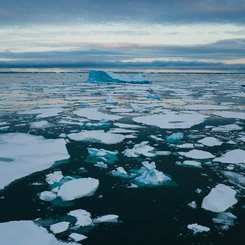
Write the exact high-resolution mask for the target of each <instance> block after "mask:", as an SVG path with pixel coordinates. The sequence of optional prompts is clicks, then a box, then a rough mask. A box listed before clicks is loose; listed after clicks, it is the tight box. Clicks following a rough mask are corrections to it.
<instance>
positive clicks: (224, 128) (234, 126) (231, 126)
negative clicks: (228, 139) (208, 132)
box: [212, 124, 242, 132]
mask: <svg viewBox="0 0 245 245" xmlns="http://www.w3.org/2000/svg"><path fill="white" fill-rule="evenodd" d="M237 130H242V127H240V126H238V125H237V124H227V125H222V126H218V127H214V128H212V131H213V132H230V131H237Z"/></svg>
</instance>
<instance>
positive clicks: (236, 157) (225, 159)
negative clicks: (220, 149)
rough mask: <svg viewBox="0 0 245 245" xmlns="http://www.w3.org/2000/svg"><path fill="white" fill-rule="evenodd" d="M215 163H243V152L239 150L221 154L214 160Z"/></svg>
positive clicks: (244, 155)
mask: <svg viewBox="0 0 245 245" xmlns="http://www.w3.org/2000/svg"><path fill="white" fill-rule="evenodd" d="M214 161H216V162H221V163H234V164H239V163H241V164H242V163H243V164H244V163H245V151H244V150H241V149H235V150H231V151H228V152H226V153H225V154H223V155H222V156H221V157H217V158H215V159H214Z"/></svg>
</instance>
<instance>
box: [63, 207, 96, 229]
mask: <svg viewBox="0 0 245 245" xmlns="http://www.w3.org/2000/svg"><path fill="white" fill-rule="evenodd" d="M68 215H70V216H73V217H75V218H76V220H77V222H76V224H75V225H76V226H82V227H83V226H90V225H92V224H93V221H92V219H91V213H89V212H87V211H86V210H83V209H77V210H73V211H71V212H69V213H68Z"/></svg>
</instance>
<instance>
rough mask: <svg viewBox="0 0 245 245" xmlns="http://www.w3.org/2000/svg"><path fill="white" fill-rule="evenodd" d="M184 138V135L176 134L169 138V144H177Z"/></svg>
mask: <svg viewBox="0 0 245 245" xmlns="http://www.w3.org/2000/svg"><path fill="white" fill-rule="evenodd" d="M183 138H184V134H183V133H174V134H171V135H170V136H168V137H167V142H168V143H170V144H174V143H177V142H179V141H181V140H182V139H183Z"/></svg>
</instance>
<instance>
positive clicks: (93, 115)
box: [74, 107, 122, 121]
mask: <svg viewBox="0 0 245 245" xmlns="http://www.w3.org/2000/svg"><path fill="white" fill-rule="evenodd" d="M74 114H76V115H78V116H80V117H86V118H88V119H91V120H95V121H101V120H107V121H115V120H119V119H121V118H122V117H120V116H116V115H111V114H106V113H103V112H100V111H99V108H97V107H96V108H93V107H92V108H90V107H86V108H80V109H78V110H76V111H74Z"/></svg>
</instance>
